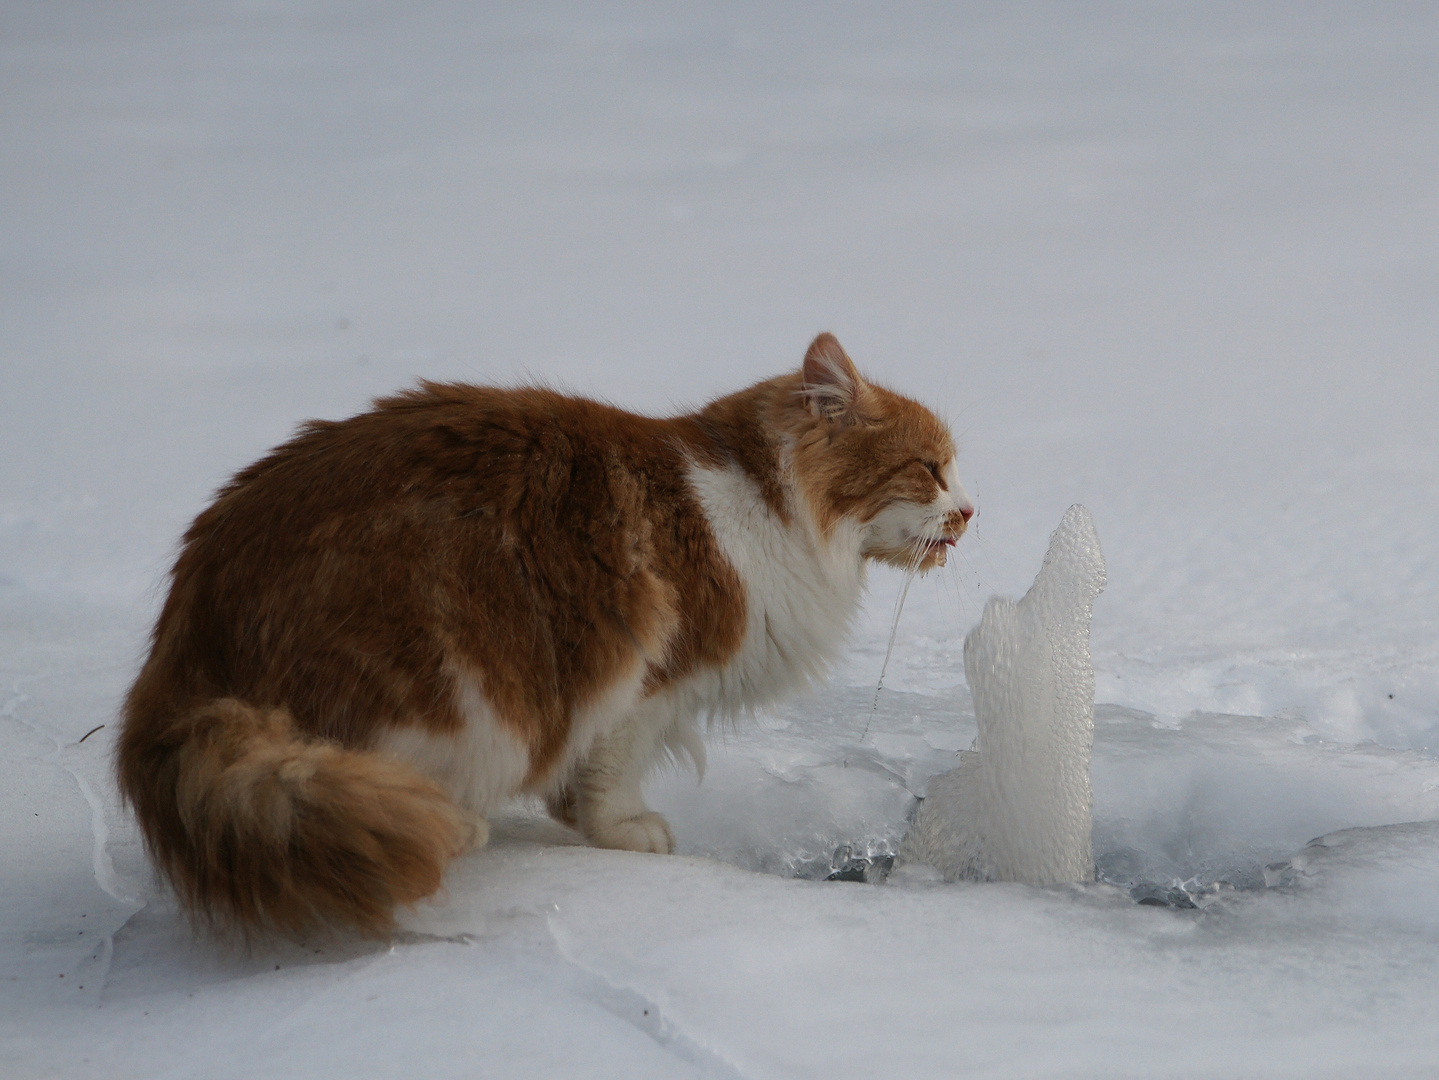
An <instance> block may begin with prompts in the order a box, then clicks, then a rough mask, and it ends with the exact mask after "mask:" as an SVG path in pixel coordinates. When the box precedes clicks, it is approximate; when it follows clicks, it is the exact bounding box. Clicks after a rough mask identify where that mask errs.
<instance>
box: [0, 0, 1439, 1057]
mask: <svg viewBox="0 0 1439 1080" xmlns="http://www.w3.org/2000/svg"><path fill="white" fill-rule="evenodd" d="M1436 55H1439V8H1435V7H1434V6H1433V5H1412V4H1387V3H1366V4H1362V5H1361V4H1352V5H1320V4H1293V5H1269V4H1262V5H1257V4H1215V3H1193V4H1190V3H1167V4H1140V3H1109V2H1095V3H1084V4H1079V3H1074V4H1053V3H1045V4H1028V5H1018V4H999V3H995V4H981V3H963V4H958V3H956V4H947V5H938V4H936V5H920V4H885V5H868V4H858V3H856V4H840V5H832V4H825V5H818V4H816V5H808V4H787V5H769V4H755V5H742V4H710V5H661V4H653V5H643V4H628V5H607V6H606V10H604V11H603V12H601V11H600V10H599V7H598V6H597V5H569V4H559V3H529V4H514V5H509V8H508V10H501V8H500V6H499V5H495V4H473V3H465V2H460V0H417V2H415V3H410V4H405V5H393V4H379V3H363V2H356V0H345V2H339V0H283V2H265V0H247V2H241V0H231V2H215V3H207V4H195V3H188V2H187V3H180V2H178V0H173V2H165V0H137V2H132V3H125V4H109V3H98V2H95V3H90V2H83V3H82V2H73V3H71V2H67V3H61V4H55V3H41V2H21V0H10V2H7V3H3V4H0V147H3V148H4V149H3V151H0V327H3V333H0V822H3V825H0V1074H3V1075H5V1076H6V1077H10V1076H14V1077H17V1078H20V1077H39V1076H47V1077H48V1076H62V1077H71V1076H76V1077H78V1076H103V1077H106V1078H107V1080H109V1078H121V1077H164V1076H173V1077H191V1076H195V1077H201V1076H203V1077H226V1076H234V1077H254V1076H265V1077H285V1076H345V1077H359V1076H363V1077H383V1076H410V1075H424V1076H427V1077H450V1076H454V1077H471V1076H484V1077H492V1076H494V1077H498V1076H515V1077H535V1076H566V1075H573V1076H615V1077H643V1076H649V1075H655V1076H685V1075H697V1076H711V1077H734V1076H744V1077H761V1076H782V1077H796V1076H817V1077H819V1076H823V1077H832V1076H849V1075H866V1074H871V1073H877V1074H885V1075H889V1074H892V1075H897V1076H956V1075H975V1076H980V1075H989V1076H997V1077H1010V1076H1055V1077H1077V1076H1095V1077H1120V1076H1134V1077H1146V1078H1147V1077H1159V1076H1213V1075H1241V1076H1263V1077H1271V1076H1273V1077H1278V1076H1305V1077H1322V1076H1333V1077H1353V1076H1360V1075H1369V1076H1373V1075H1383V1076H1407V1075H1413V1076H1432V1075H1435V1074H1436V1073H1439V1025H1436V1024H1435V1023H1434V1016H1435V1015H1436V1014H1439V825H1436V824H1434V822H1435V820H1436V819H1439V756H1436V751H1435V748H1436V747H1439V554H1436V553H1439V544H1436V542H1435V539H1434V536H1435V530H1434V523H1435V522H1436V521H1439V434H1436V432H1435V427H1434V417H1435V414H1436V407H1439V304H1436V302H1435V298H1436V297H1439V138H1436V135H1435V133H1436V132H1439V64H1436V63H1435V60H1434V58H1435V56H1436ZM824 328H828V329H832V330H834V331H836V332H837V333H838V334H839V335H840V338H841V340H843V341H844V342H845V344H846V346H847V347H848V348H849V350H850V352H851V354H852V355H854V356H855V358H856V359H857V360H858V361H859V363H860V365H861V366H862V367H863V368H865V369H866V370H867V371H869V372H870V373H871V374H872V375H873V376H874V377H876V378H877V379H879V380H880V381H886V382H889V383H890V384H892V385H894V386H895V387H896V388H898V389H901V390H903V391H905V392H908V393H911V394H914V395H915V396H918V397H921V398H923V399H925V400H926V401H928V402H930V403H931V404H933V405H934V406H935V407H936V408H938V409H939V410H941V411H943V412H945V413H947V415H948V416H949V417H950V419H951V420H952V422H953V424H954V426H955V429H956V431H957V432H958V433H959V434H960V435H961V437H962V440H963V444H964V445H963V452H962V472H963V474H964V476H965V479H966V482H967V485H968V486H969V488H970V491H971V492H972V493H973V494H974V495H976V497H977V501H978V502H979V504H980V516H979V518H978V519H977V521H976V528H975V529H973V530H972V532H971V535H970V537H968V538H967V539H966V540H965V541H964V542H963V543H962V544H961V546H960V548H959V549H958V551H957V553H956V554H957V557H956V558H954V559H953V560H952V561H953V563H954V566H953V568H952V569H951V570H949V571H946V572H945V573H943V574H937V575H931V576H930V577H929V578H927V579H924V580H923V581H921V582H918V583H917V584H916V585H915V587H914V588H913V589H912V591H911V593H910V596H909V601H908V604H907V607H906V609H905V612H904V615H903V619H902V621H901V623H900V628H899V635H898V640H897V643H896V646H895V651H894V657H893V659H892V661H891V663H890V668H889V672H888V675H887V677H886V680H885V690H884V691H883V693H882V694H881V695H880V697H879V703H878V708H877V711H876V710H875V709H874V705H873V703H874V700H875V695H874V688H875V683H876V680H877V679H878V676H879V669H880V665H881V662H882V659H883V655H884V651H885V647H886V644H887V641H888V638H889V631H890V620H891V616H892V613H893V609H894V601H895V597H896V595H897V592H898V587H899V582H898V580H897V579H896V578H895V577H893V576H891V575H887V574H877V575H876V576H875V579H874V588H873V595H872V599H871V602H870V605H869V607H868V609H867V611H866V613H865V616H864V618H863V620H862V621H861V623H860V625H859V626H858V627H857V628H856V632H855V636H854V645H853V648H852V650H851V651H850V653H849V654H848V655H847V657H846V659H845V661H844V663H843V664H842V665H841V667H840V670H839V671H838V672H837V673H836V677H835V680H834V683H833V685H832V686H831V687H830V688H829V689H827V690H826V691H824V692H823V693H820V694H818V695H816V696H812V697H810V698H807V699H802V700H797V701H795V702H793V703H792V704H790V705H788V706H786V707H784V708H781V709H778V710H776V711H774V712H772V713H769V714H766V715H763V716H760V717H757V718H756V719H755V720H754V721H753V722H752V723H750V724H748V725H744V726H741V727H739V728H738V729H735V730H730V731H725V732H717V733H716V735H715V740H714V744H713V746H712V749H711V768H710V772H709V775H708V776H707V778H706V780H705V783H704V785H703V786H701V787H698V788H697V787H696V786H695V784H694V780H693V778H692V777H690V776H688V775H673V776H662V777H659V778H657V779H656V781H655V783H654V784H653V785H652V788H653V790H652V795H653V798H654V801H655V803H656V804H657V805H658V806H660V807H661V808H662V809H664V810H665V812H666V813H667V814H668V815H669V816H670V819H671V822H672V823H673V824H674V826H675V831H676V833H677V834H678V836H679V840H680V847H681V852H682V854H681V855H680V856H678V857H675V858H670V859H662V858H656V857H645V856H637V855H628V854H622V853H614V852H601V851H595V850H590V849H587V848H582V847H576V846H574V845H573V844H572V843H570V840H571V839H572V838H570V837H569V836H567V835H566V834H565V833H564V832H563V831H562V830H559V829H558V828H557V827H555V826H551V825H548V824H546V823H544V822H543V821H541V820H539V819H538V818H536V817H534V816H533V815H532V814H530V813H528V812H527V811H526V808H524V807H517V808H516V813H515V815H514V817H513V818H512V819H510V820H509V821H507V822H506V823H505V824H504V827H503V828H502V829H501V830H499V833H498V835H497V837H496V842H495V843H494V844H493V846H492V847H491V848H490V849H488V850H486V851H483V852H480V853H477V854H475V855H473V856H470V857H467V858H465V859H464V860H462V861H461V862H460V863H458V864H457V865H456V867H455V869H454V872H453V874H452V875H451V877H450V879H449V881H448V888H447V892H446V894H445V895H444V896H443V897H442V898H441V899H440V900H439V901H438V902H436V903H434V904H429V905H425V906H423V907H422V908H421V909H419V910H417V911H416V912H414V913H413V914H412V915H410V916H408V917H407V921H406V927H407V929H406V932H405V934H404V935H402V937H401V938H400V939H399V940H398V941H397V942H396V943H395V944H393V945H392V946H385V947H379V946H374V945H358V944H354V943H348V942H335V941H329V942H315V943H312V944H311V945H309V946H304V947H301V946H284V947H275V948H270V947H265V948H260V949H256V950H254V951H252V952H250V953H248V954H242V953H236V952H233V951H231V952H225V951H222V950H219V949H217V948H216V947H214V946H213V945H212V944H210V943H207V942H205V941H197V940H195V939H193V938H192V937H191V936H190V934H189V931H188V930H187V928H186V926H185V924H184V921H183V919H182V918H181V917H180V916H179V915H178V914H177V913H176V912H175V910H174V908H173V906H172V905H171V903H170V902H169V901H168V900H167V899H166V898H165V896H164V895H163V894H162V893H161V891H160V890H159V889H158V888H157V887H156V886H155V884H154V882H153V881H152V879H151V878H150V876H149V872H148V870H147V869H146V866H145V863H144V859H143V856H142V853H141V851H140V850H139V846H138V843H137V838H136V833H135V830H134V828H133V826H132V824H131V823H130V822H129V820H128V819H127V817H126V816H125V814H124V813H123V812H122V811H121V810H120V809H119V807H118V805H117V801H116V797H115V792H114V787H113V784H112V782H111V780H110V778H109V772H108V768H109V765H108V760H109V755H110V752H111V748H112V746H113V741H114V734H115V723H114V718H115V709H116V705H117V702H118V700H119V698H120V696H121V695H122V694H123V692H124V690H125V687H126V685H127V683H128V680H129V679H130V678H131V677H132V676H133V674H134V671H135V669H136V665H137V662H138V660H139V658H140V656H141V655H142V652H143V648H144V640H145V635H146V633H147V631H148V627H149V622H150V620H151V619H152V618H153V615H154V612H155V609H156V607H157V605H158V603H159V600H160V598H161V596H162V591H163V575H164V572H165V570H166V569H167V564H168V560H169V558H170V556H171V553H172V552H173V546H174V542H175V539H176V537H177V536H178V535H179V533H180V532H181V530H182V529H183V528H184V526H185V524H186V523H187V522H188V520H189V519H190V518H191V517H192V516H193V515H194V514H195V513H196V512H197V511H198V510H199V509H200V508H201V506H203V505H204V502H205V501H206V498H207V496H208V494H209V492H211V491H212V490H213V489H214V488H215V486H216V485H217V484H218V483H220V482H221V481H222V480H223V479H224V478H225V477H226V476H227V475H228V474H229V473H230V472H232V471H233V470H235V469H236V468H238V467H240V466H241V465H243V464H245V463H246V462H247V461H249V460H250V459H252V458H253V457H254V456H256V455H257V454H259V453H260V452H262V451H263V450H264V449H266V448H267V447H268V446H270V445H272V444H273V443H275V442H276V441H278V440H280V439H281V438H283V437H284V436H285V435H286V434H287V433H288V432H289V430H290V429H291V428H292V427H293V425H294V424H295V423H296V422H298V421H299V420H301V419H303V418H307V417H311V416H330V417H334V416H340V415H344V414H346V413H349V412H352V411H354V410H356V409H358V408H360V407H362V405H363V404H364V402H365V401H366V400H367V399H368V398H369V397H370V396H372V395H374V394H376V393H380V392H384V391H388V390H392V389H394V388H396V387H398V386H402V385H405V384H407V383H410V382H412V381H413V380H415V379H416V378H418V377H421V376H425V377H432V378H460V379H469V380H480V381H515V380H517V379H523V378H540V379H544V380H546V381H549V382H552V383H556V384H559V385H563V386H567V387H570V388H573V389H576V390H579V391H582V392H586V393H591V394H595V395H600V396H604V397H606V398H608V399H610V400H612V401H615V402H617V403H620V404H624V405H627V406H631V407H634V408H638V409H643V410H650V411H664V410H669V409H671V408H674V407H677V406H681V405H690V404H694V403H697V402H700V401H703V400H705V399H706V398H707V397H709V396H712V395H714V394H717V393H720V392H722V391H724V390H727V389H732V388H735V387H737V386H740V385H743V384H745V383H747V382H750V381H753V380H755V379H757V378H760V377H763V376H767V375H770V374H773V373H775V372H777V371H780V370H783V369H785V368H788V367H789V366H791V365H794V364H797V363H798V360H799V357H800V355H801V353H802V350H803V348H804V346H805V345H806V344H807V342H808V340H809V338H810V337H811V336H812V335H813V334H814V332H816V331H817V330H819V329H824ZM1074 502H1082V503H1084V504H1085V505H1087V506H1088V507H1089V508H1090V510H1091V511H1092V512H1093V515H1094V520H1095V523H1096V525H1097V528H1098V531H1099V535H1100V537H1101V539H1102V541H1103V543H1104V549H1105V558H1106V562H1107V564H1108V576H1109V585H1108V588H1107V590H1106V592H1105V593H1104V595H1103V596H1102V597H1101V598H1100V600H1099V601H1098V603H1097V605H1096V610H1095V616H1094V627H1093V638H1092V644H1093V652H1094V660H1095V667H1096V675H1097V685H1098V693H1097V698H1098V702H1099V705H1098V708H1097V721H1096V739H1095V756H1094V761H1093V787H1094V797H1095V830H1094V841H1095V853H1096V856H1097V859H1098V862H1099V869H1100V873H1101V876H1102V878H1103V879H1104V881H1103V882H1101V883H1097V884H1092V885H1085V886H1068V887H1060V888H1043V889H1040V888H1030V887H1024V886H1016V885H966V884H959V885H946V884H943V883H941V882H938V881H936V880H935V879H933V878H932V877H931V876H928V875H926V874H925V873H924V872H923V871H922V870H919V869H916V868H913V867H909V868H901V869H900V870H899V871H897V872H896V873H895V874H894V875H892V876H891V877H890V878H889V879H888V881H887V882H886V883H884V884H866V883H859V882H845V881H824V880H822V879H823V878H824V877H826V876H828V874H829V873H830V871H831V870H834V869H845V867H846V855H845V851H844V849H845V848H846V847H847V848H848V854H849V858H850V860H851V861H850V863H849V864H848V868H849V870H850V871H852V872H851V873H849V874H847V875H844V876H850V877H853V876H857V874H856V873H854V872H853V871H854V870H855V868H856V867H859V868H863V866H864V865H865V862H864V860H865V859H873V860H877V861H875V862H872V863H871V864H870V866H871V869H872V870H874V869H875V868H876V867H881V868H882V866H883V864H884V860H883V856H885V855H887V854H889V853H892V851H893V848H894V845H895V844H896V843H897V841H898V839H899V837H900V836H901V835H902V834H903V831H904V828H905V822H906V818H907V816H908V815H909V814H910V813H912V811H913V808H914V805H915V797H916V796H919V795H922V794H923V792H924V790H925V787H924V785H925V783H926V782H927V780H928V778H929V777H930V776H932V775H935V774H936V773H939V772H942V771H945V770H947V769H949V768H952V767H953V765H954V761H955V754H956V752H957V751H958V750H961V749H964V748H966V747H968V745H969V743H970V740H971V739H972V738H973V736H974V732H975V721H974V715H973V708H972V705H971V703H970V700H969V696H968V691H967V689H966V687H965V686H964V681H963V664H962V658H961V645H962V641H963V636H964V634H965V632H966V631H967V630H968V629H969V628H970V627H971V626H972V625H973V624H974V623H975V622H976V621H977V620H978V618H979V613H980V610H981V607H982V605H983V601H984V600H985V599H986V598H987V597H988V596H989V595H991V594H993V593H1005V594H1010V595H1018V594H1020V593H1022V592H1023V591H1024V589H1025V588H1026V587H1027V586H1028V585H1029V582H1030V581H1031V579H1032V578H1033V575H1034V573H1035V572H1036V571H1037V569H1038V567H1039V560H1040V557H1041V555H1042V553H1043V551H1044V545H1045V541H1046V539H1047V537H1048V535H1049V532H1050V530H1051V529H1053V527H1054V526H1055V525H1056V524H1057V523H1058V521H1059V519H1060V516H1061V515H1062V514H1063V512H1064V509H1065V508H1066V507H1067V506H1069V505H1070V504H1071V503H1074ZM872 712H873V715H871V714H872ZM102 724H103V725H106V726H104V727H103V728H100V730H98V731H93V732H92V729H95V728H96V727H97V726H99V725H102ZM87 732H91V733H90V734H89V735H88V737H85V736H87ZM82 737H84V738H83V741H82ZM1404 822H1420V823H1422V824H1415V825H1408V826H1405V827H1403V828H1384V826H1391V825H1394V824H1396V823H1404ZM1356 829H1357V830H1358V831H1352V832H1343V833H1340V834H1339V835H1337V836H1332V835H1331V836H1330V837H1329V840H1328V842H1327V843H1326V844H1324V845H1320V846H1315V847H1305V845H1306V843H1307V842H1308V841H1309V840H1310V839H1311V838H1314V837H1317V836H1320V835H1322V834H1333V833H1335V832H1336V831H1337V830H1356ZM871 876H872V877H878V876H880V875H879V874H878V873H872V874H871ZM1139 900H1148V901H1151V902H1150V903H1139V902H1137V901H1139ZM1187 905H1193V906H1187Z"/></svg>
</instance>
